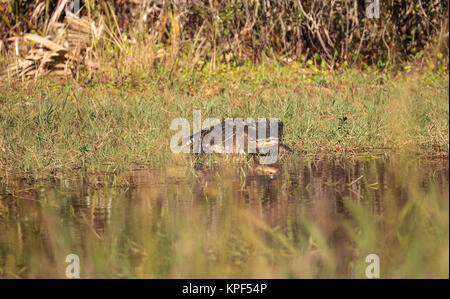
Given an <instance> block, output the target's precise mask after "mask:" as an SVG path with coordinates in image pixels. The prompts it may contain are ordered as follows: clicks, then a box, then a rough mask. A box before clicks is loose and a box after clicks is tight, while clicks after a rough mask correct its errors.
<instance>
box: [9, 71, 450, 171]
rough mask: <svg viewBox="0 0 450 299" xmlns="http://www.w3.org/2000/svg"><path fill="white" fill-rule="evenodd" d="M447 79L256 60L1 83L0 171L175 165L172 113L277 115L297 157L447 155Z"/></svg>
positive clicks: (430, 74)
mask: <svg viewBox="0 0 450 299" xmlns="http://www.w3.org/2000/svg"><path fill="white" fill-rule="evenodd" d="M448 81H449V77H448V73H447V72H444V73H440V72H426V71H425V72H423V73H420V74H419V73H412V72H411V73H402V74H394V73H392V74H383V75H380V74H379V73H377V72H374V71H371V70H370V69H369V70H366V71H356V70H347V71H342V72H339V73H330V72H328V71H320V70H316V71H315V70H312V69H308V70H305V69H304V68H302V67H301V66H300V65H299V64H291V65H289V66H280V65H278V64H267V63H262V64H261V65H258V66H255V65H247V66H244V67H234V68H232V69H228V68H224V69H222V70H218V71H215V72H210V71H201V72H188V71H186V72H177V73H176V74H174V73H172V72H170V71H164V70H162V69H158V68H156V69H154V70H152V72H151V73H146V74H145V75H142V74H136V75H133V74H132V73H131V74H130V76H128V77H118V78H117V79H116V81H109V80H102V79H101V76H97V77H95V78H94V79H89V78H82V79H79V80H77V81H71V80H69V81H67V80H61V79H52V78H42V79H38V80H37V81H33V82H32V81H25V82H20V81H10V82H2V83H0V84H1V90H2V93H1V95H0V132H1V134H0V168H1V169H3V170H7V171H51V170H55V169H74V168H83V169H93V170H99V169H103V170H105V169H106V170H116V169H127V168H130V167H132V165H135V164H140V165H150V166H154V165H161V164H162V163H165V162H168V161H171V160H173V159H178V158H176V157H174V155H173V154H171V152H170V147H169V142H170V138H171V136H172V135H173V134H174V133H175V132H174V131H171V130H170V129H169V126H170V122H171V121H172V119H174V118H176V117H185V118H187V119H189V120H192V116H193V115H192V113H193V110H194V109H198V110H201V112H202V117H203V119H205V118H207V117H217V118H225V117H243V118H247V117H253V118H258V117H277V118H279V119H281V120H282V121H283V122H284V123H285V143H286V144H287V145H289V146H290V147H292V148H293V149H296V150H302V151H304V152H305V153H306V155H308V156H311V155H318V154H333V155H335V154H339V155H341V154H344V155H352V154H355V153H356V154H360V153H361V152H365V153H370V152H372V151H374V150H377V149H386V148H388V149H390V150H393V151H407V152H410V153H414V154H422V155H440V156H442V155H443V156H448V151H449V107H448V103H449V88H448Z"/></svg>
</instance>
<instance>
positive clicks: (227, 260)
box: [0, 155, 449, 278]
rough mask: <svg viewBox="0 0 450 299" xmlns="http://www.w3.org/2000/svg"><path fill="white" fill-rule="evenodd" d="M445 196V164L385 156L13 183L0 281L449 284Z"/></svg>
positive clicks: (8, 187)
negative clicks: (76, 264) (379, 280)
mask: <svg viewBox="0 0 450 299" xmlns="http://www.w3.org/2000/svg"><path fill="white" fill-rule="evenodd" d="M448 190H449V168H448V160H419V159H406V158H404V159H401V158H400V159H399V158H393V157H387V156H383V155H382V156H369V157H360V158H359V159H329V160H320V159H317V160H313V161H305V160H302V159H292V160H291V161H287V162H284V163H283V164H281V165H278V166H276V167H273V168H271V169H264V168H262V167H256V166H254V165H248V164H246V163H218V164H209V166H196V167H183V166H165V167H162V168H161V169H152V170H149V169H136V170H133V171H129V172H124V173H120V174H105V173H100V174H92V173H91V174H79V173H78V174H74V175H64V176H62V175H55V176H53V177H52V176H47V175H46V176H45V177H44V178H39V179H36V178H34V179H32V178H18V177H11V176H9V177H5V176H4V177H2V178H1V181H0V277H1V278H5V277H62V278H64V277H65V269H66V267H67V265H68V264H67V263H66V261H65V258H66V256H67V255H68V254H77V255H78V256H79V257H80V265H81V266H80V267H81V277H99V278H100V277H130V278H160V277H163V278H164V277H174V278H177V277H181V278H211V277H214V278H225V277H233V278H241V277H257V278H261V277H268V278H290V277H365V271H364V270H365V267H366V262H365V257H366V256H367V254H370V253H375V254H378V255H379V256H380V259H381V261H382V265H383V267H384V268H383V269H381V273H382V276H384V277H436V276H437V277H441V276H444V277H445V276H447V277H448ZM430 251H432V252H430ZM441 256H442V257H441ZM445 256H447V260H446V261H445ZM443 262H444V266H443V265H442V264H443ZM445 262H446V264H447V265H446V266H445Z"/></svg>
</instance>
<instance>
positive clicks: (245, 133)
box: [181, 120, 293, 156]
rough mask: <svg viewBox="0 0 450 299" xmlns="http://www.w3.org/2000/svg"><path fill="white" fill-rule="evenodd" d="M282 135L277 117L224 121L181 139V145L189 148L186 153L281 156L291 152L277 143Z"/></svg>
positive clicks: (281, 127) (281, 124) (280, 143)
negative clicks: (273, 154) (246, 120)
mask: <svg viewBox="0 0 450 299" xmlns="http://www.w3.org/2000/svg"><path fill="white" fill-rule="evenodd" d="M214 134H215V135H214ZM214 136H216V137H214ZM282 136H283V122H281V121H279V120H271V121H269V120H266V121H261V122H244V121H241V122H236V121H230V120H226V121H222V122H221V123H219V124H217V125H215V126H211V127H209V128H207V129H202V130H200V131H199V132H196V133H194V134H193V135H191V136H189V137H188V138H185V139H183V140H182V143H181V146H182V147H189V149H190V150H189V152H191V150H193V152H194V153H216V154H226V153H237V154H259V155H267V154H272V153H275V154H277V155H278V156H282V155H284V154H285V153H291V152H293V151H292V150H291V149H290V148H289V147H288V146H287V145H285V144H283V143H282V142H281V140H282Z"/></svg>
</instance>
